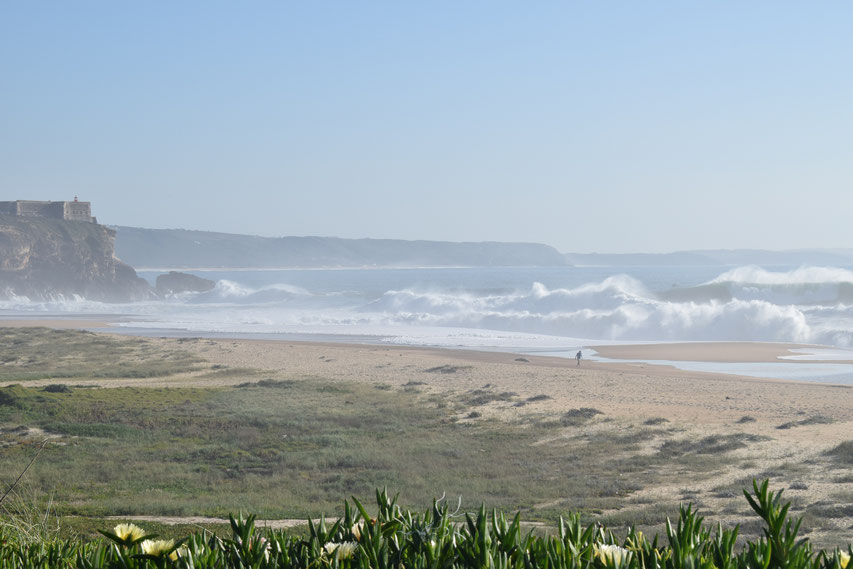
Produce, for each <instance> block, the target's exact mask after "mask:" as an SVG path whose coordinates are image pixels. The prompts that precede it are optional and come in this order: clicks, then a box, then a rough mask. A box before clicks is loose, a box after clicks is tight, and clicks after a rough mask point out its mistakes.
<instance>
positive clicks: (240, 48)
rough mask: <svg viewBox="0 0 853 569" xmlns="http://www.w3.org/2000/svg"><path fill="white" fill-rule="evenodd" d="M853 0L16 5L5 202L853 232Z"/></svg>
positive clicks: (493, 231) (436, 221)
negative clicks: (80, 202) (76, 197)
mask: <svg viewBox="0 0 853 569" xmlns="http://www.w3.org/2000/svg"><path fill="white" fill-rule="evenodd" d="M851 29H853V4H851V3H849V2H780V1H768V2H757V1H749V2H742V1H738V2H734V1H732V2H704V3H703V2H636V1H630V2H628V1H626V2H599V1H589V2H569V1H561V2H520V1H516V2H497V1H488V2H473V1H470V2H469V1H464V0H461V1H453V2H450V1H448V2H408V1H394V2H365V1H349V0H347V1H341V2H325V1H317V2H284V1H276V2H232V1H228V2H215V1H204V2H190V1H181V2H166V1H162V2H135V3H130V2H106V1H103V2H84V1H81V0H75V1H73V2H59V1H56V2H26V1H12V0H9V1H6V2H2V4H0V199H3V200H11V199H50V200H62V199H71V198H73V196H74V195H75V194H76V195H79V196H80V199H81V200H88V201H92V202H93V210H94V213H95V215H97V216H98V218H99V221H101V222H102V223H108V224H116V225H132V226H140V227H155V228H187V229H204V230H214V231H225V232H234V233H252V234H259V235H270V236H280V235H334V236H340V237H375V238H401V239H438V240H452V241H485V240H500V241H533V242H542V243H548V244H550V245H553V246H555V247H557V248H558V249H560V250H561V251H577V252H591V251H599V252H638V251H648V252H666V251H673V250H680V249H695V248H741V247H756V248H770V249H785V248H805V247H853V183H852V182H853V72H851V70H853V33H851Z"/></svg>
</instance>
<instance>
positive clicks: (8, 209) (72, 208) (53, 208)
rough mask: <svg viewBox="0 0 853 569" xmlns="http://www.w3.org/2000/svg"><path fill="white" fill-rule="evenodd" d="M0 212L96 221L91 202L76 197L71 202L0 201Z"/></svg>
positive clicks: (21, 215) (24, 215)
mask: <svg viewBox="0 0 853 569" xmlns="http://www.w3.org/2000/svg"><path fill="white" fill-rule="evenodd" d="M0 214H5V215H16V216H19V217H47V218H50V219H66V220H70V221H86V222H89V223H98V220H97V219H95V218H94V217H92V202H81V201H77V198H76V197H75V198H74V201H72V202H38V201H29V200H17V201H14V202H0Z"/></svg>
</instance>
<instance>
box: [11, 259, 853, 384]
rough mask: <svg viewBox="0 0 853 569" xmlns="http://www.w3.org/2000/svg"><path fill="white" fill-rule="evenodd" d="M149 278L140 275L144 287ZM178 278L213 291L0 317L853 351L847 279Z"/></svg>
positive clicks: (582, 270) (299, 335)
mask: <svg viewBox="0 0 853 569" xmlns="http://www.w3.org/2000/svg"><path fill="white" fill-rule="evenodd" d="M161 272H162V271H140V272H139V274H140V276H142V277H143V278H146V279H147V280H149V281H150V282H152V283H153V282H154V280H155V279H156V277H157V275H158V274H161ZM186 272H189V273H192V274H196V275H199V276H202V277H205V278H208V279H211V280H214V281H216V287H215V289H213V290H212V291H210V292H206V293H199V294H182V295H176V296H174V297H172V298H168V299H165V300H158V301H150V302H139V303H132V304H117V305H115V304H102V303H96V302H91V301H87V300H85V299H80V298H57V299H55V300H53V301H51V302H39V303H35V302H29V301H28V300H27V299H25V298H18V299H13V300H8V301H3V302H2V303H0V312H2V315H4V316H6V317H11V316H15V315H34V314H40V315H45V316H48V315H58V316H66V317H68V316H72V315H80V316H83V315H95V314H99V315H110V316H111V317H112V318H114V319H115V320H117V321H119V324H118V325H119V327H120V328H121V329H122V330H125V331H127V332H132V333H139V334H151V333H156V334H172V335H209V336H219V335H222V336H237V337H258V338H283V339H295V340H299V339H306V340H319V341H328V340H332V341H354V342H369V343H384V344H402V345H411V346H441V347H454V348H472V349H486V350H507V351H518V352H529V353H533V352H538V353H554V354H558V355H564V354H568V353H572V350H576V349H578V347H580V346H589V345H595V344H602V343H614V342H615V343H626V342H630V343H636V342H678V341H724V340H728V341H766V342H796V343H809V344H822V345H826V346H831V347H835V348H839V349H843V352H846V349H849V348H853V267H784V266H777V267H756V266H744V267H719V266H704V267H650V266H636V267H544V268H543V267H509V268H508V267H501V268H415V269H310V270H293V269H289V270H225V271H223V270H199V271H194V270H188V271H186ZM593 355H594V354H593ZM851 359H853V356H851ZM846 371H847V372H849V371H850V370H849V369H847V370H846Z"/></svg>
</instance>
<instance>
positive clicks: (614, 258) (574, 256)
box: [565, 249, 853, 267]
mask: <svg viewBox="0 0 853 569" xmlns="http://www.w3.org/2000/svg"><path fill="white" fill-rule="evenodd" d="M565 258H566V261H567V262H568V263H569V264H572V265H586V266H616V267H619V266H673V267H678V266H702V265H707V266H725V265H736V266H741V265H761V266H772V265H815V266H835V267H837V266H853V249H798V250H790V251H765V250H762V249H706V250H698V251H678V252H675V253H660V254H656V253H616V254H608V253H566V255H565Z"/></svg>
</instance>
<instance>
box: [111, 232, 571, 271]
mask: <svg viewBox="0 0 853 569" xmlns="http://www.w3.org/2000/svg"><path fill="white" fill-rule="evenodd" d="M116 230H117V237H116V251H117V252H118V255H119V256H120V257H121V258H122V259H124V260H125V261H127V262H128V263H130V264H132V265H133V266H134V267H137V268H142V267H146V268H168V269H180V268H287V267H299V268H307V267H317V268H324V267H462V266H471V267H495V266H560V265H566V264H567V263H566V260H565V258H564V257H563V256H562V255H561V254H560V253H559V252H557V250H556V249H554V248H552V247H549V246H548V245H540V244H537V243H496V242H482V243H451V242H446V241H403V240H398V239H341V238H338V237H256V236H251V235H235V234H230V233H214V232H209V231H189V230H184V229H142V228H139V227H117V228H116Z"/></svg>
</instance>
